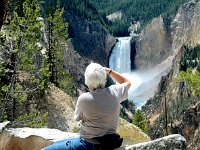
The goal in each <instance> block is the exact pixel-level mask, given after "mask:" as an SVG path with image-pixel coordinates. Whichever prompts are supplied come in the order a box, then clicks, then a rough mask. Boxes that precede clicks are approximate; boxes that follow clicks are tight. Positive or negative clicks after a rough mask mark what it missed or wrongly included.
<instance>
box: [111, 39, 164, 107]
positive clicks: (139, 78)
mask: <svg viewBox="0 0 200 150" xmlns="http://www.w3.org/2000/svg"><path fill="white" fill-rule="evenodd" d="M130 40H131V37H121V38H118V42H117V43H116V44H115V47H114V48H113V50H112V53H111V56H110V59H109V67H110V68H111V69H113V70H115V71H117V72H119V73H122V74H123V75H124V76H125V77H126V78H127V79H129V81H131V83H132V84H131V87H130V89H129V93H128V98H129V99H130V100H132V101H133V102H134V103H135V105H136V107H137V108H138V109H140V108H141V106H143V105H144V104H145V103H146V101H147V100H148V99H149V98H151V97H153V95H154V93H155V91H156V88H157V85H158V83H159V81H160V79H161V77H162V76H163V75H165V74H166V72H167V71H166V70H167V68H166V65H165V66H162V65H161V66H159V65H158V67H155V68H149V69H148V70H146V71H142V72H141V71H137V70H136V71H131V59H130V52H131V43H130Z"/></svg>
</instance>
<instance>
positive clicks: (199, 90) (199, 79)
mask: <svg viewBox="0 0 200 150" xmlns="http://www.w3.org/2000/svg"><path fill="white" fill-rule="evenodd" d="M177 81H178V82H183V81H184V82H186V86H187V87H188V88H189V89H191V91H192V93H193V94H194V95H199V94H200V72H198V71H195V72H192V71H191V70H190V69H187V71H186V72H185V71H181V72H180V74H179V77H178V78H177Z"/></svg>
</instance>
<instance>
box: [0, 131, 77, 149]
mask: <svg viewBox="0 0 200 150" xmlns="http://www.w3.org/2000/svg"><path fill="white" fill-rule="evenodd" d="M77 136H78V134H77V133H70V132H62V131H60V130H57V129H48V128H15V129H14V128H11V129H5V130H4V131H3V132H2V133H1V134H0V149H1V150H41V149H42V148H43V147H45V146H47V145H50V144H53V143H54V142H56V141H58V140H63V139H65V138H69V137H70V138H72V137H77Z"/></svg>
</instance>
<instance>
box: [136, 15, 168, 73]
mask: <svg viewBox="0 0 200 150" xmlns="http://www.w3.org/2000/svg"><path fill="white" fill-rule="evenodd" d="M135 49H136V56H135V64H136V68H137V69H139V70H147V69H150V68H153V67H155V66H156V65H158V64H160V63H161V62H163V61H164V60H166V59H167V58H168V57H169V56H170V55H171V35H170V33H169V31H168V30H167V28H166V26H165V24H164V22H163V18H162V17H161V16H160V17H158V18H154V19H153V20H152V22H151V23H150V24H148V25H147V26H146V27H145V28H144V29H143V30H142V32H141V33H140V34H139V37H138V38H137V40H136V45H135Z"/></svg>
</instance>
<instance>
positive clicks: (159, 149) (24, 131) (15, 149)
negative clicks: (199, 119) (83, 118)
mask: <svg viewBox="0 0 200 150" xmlns="http://www.w3.org/2000/svg"><path fill="white" fill-rule="evenodd" d="M78 136H79V134H77V133H70V132H62V131H60V130H57V129H49V128H37V129H36V128H15V129H14V128H10V129H5V130H4V131H3V132H2V133H1V134H0V149H1V150H41V149H42V148H43V147H45V146H48V145H50V144H52V143H54V142H56V141H59V140H64V139H66V138H73V137H78ZM185 147H186V140H185V138H184V137H182V136H181V135H178V134H177V135H170V136H167V137H163V138H160V139H157V140H154V141H150V142H146V143H140V144H136V145H131V146H125V147H121V148H118V149H117V150H152V149H154V150H174V149H176V150H185Z"/></svg>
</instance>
